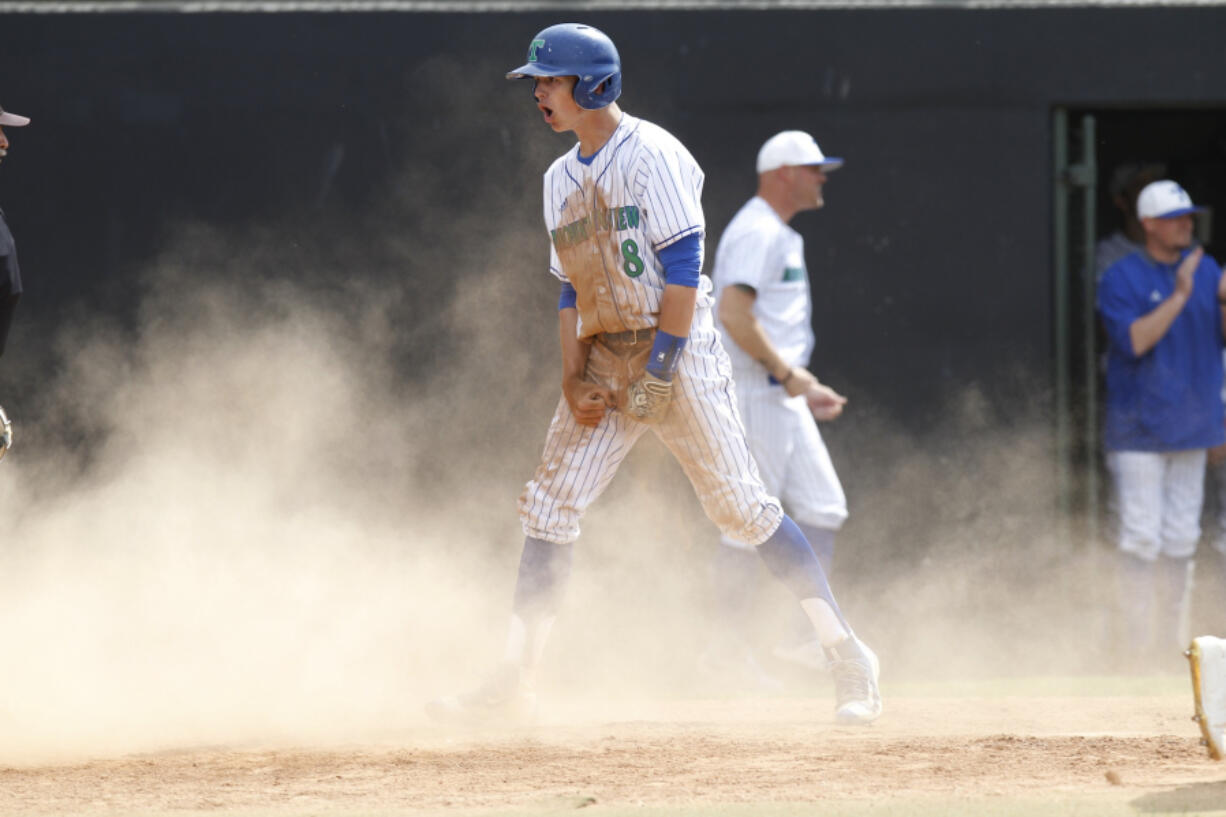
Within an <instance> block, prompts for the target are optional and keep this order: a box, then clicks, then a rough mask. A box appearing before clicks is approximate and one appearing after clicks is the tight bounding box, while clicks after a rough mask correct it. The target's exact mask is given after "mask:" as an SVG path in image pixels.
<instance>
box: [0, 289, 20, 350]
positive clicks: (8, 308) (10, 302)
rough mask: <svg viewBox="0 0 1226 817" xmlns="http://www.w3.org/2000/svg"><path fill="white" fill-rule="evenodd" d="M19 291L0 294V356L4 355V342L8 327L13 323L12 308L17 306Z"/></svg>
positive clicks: (7, 335)
mask: <svg viewBox="0 0 1226 817" xmlns="http://www.w3.org/2000/svg"><path fill="white" fill-rule="evenodd" d="M19 298H21V293H20V292H14V293H12V294H7V293H6V294H4V295H2V296H0V357H2V356H3V355H4V344H5V343H6V342H7V341H8V337H9V327H10V326H12V324H13V310H14V309H15V308H16V307H17V300H18V299H19Z"/></svg>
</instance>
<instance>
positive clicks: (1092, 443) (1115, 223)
mask: <svg viewBox="0 0 1226 817" xmlns="http://www.w3.org/2000/svg"><path fill="white" fill-rule="evenodd" d="M1052 136H1053V170H1054V174H1053V179H1052V189H1053V194H1054V201H1053V216H1054V218H1053V244H1054V256H1055V257H1054V259H1053V261H1054V263H1053V271H1054V281H1053V308H1054V310H1055V316H1054V321H1053V325H1054V327H1055V338H1054V349H1055V358H1056V360H1055V380H1056V384H1055V398H1056V427H1055V438H1056V449H1057V478H1058V486H1059V496H1060V497H1061V508H1060V510H1061V511H1062V513H1061V518H1062V519H1064V520H1067V527H1066V530H1065V535H1066V536H1067V538H1068V542H1069V544H1070V545H1071V546H1076V545H1078V544H1085V545H1091V544H1097V542H1098V540H1099V539H1100V537H1101V536H1102V534H1103V530H1104V527H1105V510H1106V485H1107V483H1106V479H1105V472H1104V466H1103V462H1102V456H1101V446H1100V437H1099V432H1100V429H1101V425H1102V424H1101V417H1102V407H1103V402H1102V401H1103V389H1104V380H1103V373H1102V366H1101V363H1100V359H1101V355H1102V354H1103V347H1104V344H1103V334H1102V330H1101V327H1100V325H1099V322H1098V318H1097V315H1096V314H1095V310H1094V296H1095V289H1096V287H1095V285H1096V272H1095V268H1096V264H1095V257H1096V246H1097V245H1098V242H1099V241H1100V239H1103V238H1106V237H1108V236H1111V235H1112V234H1113V233H1114V232H1116V231H1117V230H1118V229H1119V228H1121V227H1122V214H1121V213H1120V211H1119V209H1118V208H1117V206H1116V204H1115V202H1114V201H1113V195H1112V194H1113V193H1114V192H1116V190H1114V189H1113V181H1116V182H1118V181H1119V179H1120V177H1121V176H1122V173H1121V172H1120V171H1121V169H1122V168H1124V167H1125V166H1127V165H1137V164H1157V165H1162V166H1164V168H1165V171H1166V173H1165V175H1166V176H1167V177H1168V178H1172V179H1175V180H1176V181H1178V182H1179V183H1180V184H1182V185H1183V186H1184V188H1186V189H1187V191H1188V193H1189V194H1190V195H1191V196H1192V200H1193V201H1194V202H1195V203H1196V204H1198V205H1204V206H1205V207H1207V208H1208V209H1207V210H1206V212H1204V213H1202V214H1200V215H1199V216H1198V218H1197V224H1196V233H1197V238H1198V239H1199V240H1200V242H1201V243H1202V244H1204V245H1205V248H1206V251H1207V252H1208V253H1209V254H1211V255H1213V256H1214V257H1215V258H1216V259H1217V260H1218V261H1219V262H1222V261H1224V260H1226V235H1221V234H1220V233H1221V232H1222V229H1223V227H1222V225H1220V224H1218V225H1215V214H1218V213H1226V107H1205V106H1200V107H1160V108H1159V107H1145V108H1076V107H1056V108H1055V109H1054V111H1053V116H1052ZM1215 226H1216V227H1217V229H1215Z"/></svg>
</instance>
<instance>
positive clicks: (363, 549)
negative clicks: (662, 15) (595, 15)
mask: <svg viewBox="0 0 1226 817" xmlns="http://www.w3.org/2000/svg"><path fill="white" fill-rule="evenodd" d="M458 72H459V71H458V67H457V66H454V65H450V64H448V63H447V62H446V61H444V60H438V61H433V62H429V63H426V64H425V65H424V66H422V67H420V68H419V69H417V72H416V73H415V74H414V75H413V76H412V77H410V82H409V83H408V86H409V89H410V94H409V100H408V103H407V105H408V107H409V108H410V109H411V110H413V111H414V112H415V113H414V116H415V117H417V119H415V120H414V124H413V127H411V128H410V131H411V133H412V134H413V138H414V139H415V140H416V141H415V142H414V144H413V145H412V150H411V155H410V159H409V161H408V162H407V165H406V168H405V169H404V170H403V172H402V173H401V175H400V177H399V179H398V182H397V183H396V184H395V185H394V187H393V192H392V193H391V194H389V197H388V201H386V202H383V203H382V206H381V207H380V208H375V210H376V212H373V213H364V214H362V217H361V218H360V219H357V218H355V219H354V220H353V221H352V222H345V223H335V224H330V225H329V227H330V231H331V234H332V236H334V237H335V240H334V243H333V244H331V245H330V246H329V248H328V253H327V255H326V257H323V256H321V255H320V253H319V252H318V245H317V244H313V243H310V242H306V243H304V244H302V245H300V244H299V243H298V242H296V241H295V240H294V238H293V236H294V234H293V232H292V231H291V230H288V229H287V228H285V226H284V225H278V226H272V227H251V228H249V229H247V230H245V231H242V232H241V233H239V234H235V233H226V232H223V231H220V230H217V229H215V228H211V227H208V226H205V225H198V224H195V225H184V226H182V227H181V229H180V230H179V231H178V234H177V237H176V238H175V239H174V240H172V241H170V242H169V243H168V244H167V246H166V249H165V251H164V252H163V253H162V255H161V257H160V258H159V259H158V260H157V261H156V262H155V263H154V264H152V265H151V268H150V269H149V270H148V271H147V273H146V275H145V278H144V288H143V291H142V292H143V294H142V297H141V300H140V307H139V309H138V311H137V314H136V317H135V320H134V321H133V322H132V323H131V325H128V324H125V323H124V322H123V321H120V320H117V319H115V318H114V316H105V315H96V314H91V313H90V312H89V311H88V309H84V308H83V309H81V310H80V312H79V313H78V315H77V318H76V319H74V320H73V322H72V323H71V325H66V326H61V327H59V328H58V331H57V335H56V340H55V345H54V352H55V354H54V360H53V361H52V362H51V363H50V364H49V365H48V366H46V367H45V369H44V370H43V371H42V372H40V374H39V376H40V377H42V378H43V379H44V380H45V381H46V382H45V383H44V384H43V385H42V386H41V387H40V389H39V393H40V394H41V395H42V396H41V397H40V399H39V400H38V402H37V404H36V408H37V411H36V412H32V413H30V414H27V415H24V416H17V417H15V421H16V423H17V424H18V434H19V436H18V445H17V447H16V448H15V450H14V453H13V454H12V455H11V456H10V457H9V458H8V459H6V461H5V462H4V464H3V467H2V468H0V506H2V507H4V508H5V509H6V515H7V522H6V525H5V530H4V532H3V549H2V550H0V644H3V645H4V651H3V654H4V662H5V673H4V677H3V681H2V683H0V762H9V763H15V762H22V761H29V760H36V759H42V758H47V757H70V756H79V755H85V754H113V753H122V752H132V751H146V750H154V749H159V748H166V747H183V746H192V745H200V744H217V743H226V744H234V743H241V742H260V741H281V740H336V739H346V738H352V737H358V736H362V737H369V736H371V735H379V734H384V733H394V732H395V731H396V730H397V729H402V728H407V727H411V726H413V725H415V724H418V723H420V722H421V720H422V718H423V716H422V712H421V706H422V703H423V702H424V701H425V700H427V699H428V698H429V697H432V696H433V695H436V694H439V693H443V692H450V691H454V690H456V689H457V688H461V687H463V686H464V685H466V684H469V683H472V682H473V681H475V680H477V679H478V678H479V677H480V674H481V673H482V672H483V671H484V670H487V669H488V668H489V667H490V666H491V665H492V663H493V661H494V660H496V658H497V657H498V655H499V654H500V651H501V648H502V638H503V634H504V627H505V622H506V615H507V611H508V608H509V601H510V596H511V590H512V587H513V583H514V576H515V566H516V564H517V562H518V558H519V550H520V544H521V542H522V535H521V533H520V529H519V524H518V518H517V514H516V509H515V502H514V500H515V497H516V496H517V495H518V492H519V491H520V489H521V487H522V485H523V482H524V481H525V480H526V479H527V478H528V477H529V476H530V474H531V471H532V469H533V468H534V467H535V465H536V461H537V457H538V455H539V451H540V446H541V443H542V442H543V438H544V433H545V429H546V426H547V423H548V419H549V416H550V413H551V412H552V410H553V407H554V404H555V402H556V400H557V394H558V392H557V367H558V354H557V349H556V323H555V319H554V312H553V308H552V303H553V300H554V298H556V286H555V285H554V284H553V283H552V282H551V281H550V279H549V276H548V275H546V274H545V272H544V265H545V252H546V244H545V239H544V235H543V233H542V231H541V229H540V216H539V196H540V187H539V182H538V181H537V180H538V178H539V172H540V171H543V170H544V168H545V167H546V166H547V164H548V161H549V160H550V159H551V158H552V157H553V156H554V155H556V154H558V153H560V152H561V151H563V150H565V149H566V147H567V146H568V144H569V142H567V141H566V140H562V141H556V140H554V141H551V140H549V139H548V138H541V133H539V132H543V131H544V128H543V126H541V125H540V123H539V122H536V121H534V120H533V119H532V115H531V114H530V113H525V112H524V110H523V108H524V107H525V103H524V99H523V98H522V97H521V96H519V95H515V94H507V93H505V89H503V88H498V89H497V91H498V93H497V94H495V95H489V94H487V93H486V89H478V88H476V87H474V85H472V84H469V85H464V84H456V83H450V84H447V85H446V86H445V87H446V88H447V97H446V99H435V98H432V97H429V96H428V90H423V89H430V88H436V87H439V86H440V84H441V83H440V78H441V77H446V76H450V75H455V74H457V73H458ZM468 73H471V71H470V72H468ZM478 73H480V72H478ZM487 73H488V72H487ZM493 75H495V76H497V74H496V73H494V74H493ZM414 94H416V96H414ZM426 103H428V104H426ZM449 106H450V107H449ZM470 109H473V110H479V111H480V112H481V120H480V122H481V123H483V124H480V125H478V124H475V123H474V119H473V118H471V117H469V118H467V119H465V118H464V116H462V114H465V113H466V112H467V111H469V110H470ZM417 111H425V112H426V113H424V114H420V115H418V114H417V113H416V112H417ZM452 119H455V120H457V121H459V122H460V123H461V124H462V125H463V128H465V130H464V132H463V133H459V132H457V129H456V126H455V125H445V124H441V123H447V122H449V121H451V120H452ZM474 129H475V130H474ZM545 136H546V137H547V136H548V134H545ZM465 139H467V140H468V141H464V140H465ZM457 145H458V146H459V147H458V149H457ZM468 146H481V147H482V148H483V150H476V149H473V150H467V149H465V148H466V147H468ZM439 156H446V157H448V162H446V163H441V162H439V161H437V157H439ZM413 157H416V158H413ZM423 157H426V158H423ZM442 164H449V165H458V166H459V168H458V169H459V175H460V176H462V177H463V178H466V179H470V180H479V182H474V183H473V185H471V187H470V190H469V191H460V192H461V193H463V195H460V194H458V193H457V191H455V190H454V189H452V188H453V186H454V185H453V182H452V181H450V180H451V179H454V178H455V176H456V170H457V168H456V167H454V166H453V167H448V168H446V170H448V171H450V172H444V171H445V169H444V168H443V167H441V165H442ZM955 400H956V402H955V405H954V407H953V410H952V411H951V413H950V419H949V421H948V422H947V423H946V424H944V425H942V426H941V427H940V428H934V429H933V432H932V435H931V436H930V437H927V436H926V437H925V438H924V439H915V438H914V437H910V436H907V435H905V434H903V433H901V432H899V431H897V430H896V429H892V428H890V427H889V425H888V424H886V423H883V422H881V421H879V420H874V419H872V418H868V419H864V418H862V419H860V420H857V419H855V414H854V410H855V407H854V406H852V407H851V408H850V409H849V413H848V416H846V417H845V418H843V419H841V420H840V421H839V422H838V423H835V424H832V425H830V426H828V427H826V429H825V430H824V431H825V433H826V434H827V436H828V437H829V439H830V441H831V448H832V450H833V451H834V453H835V462H836V466H837V467H838V469H839V472H840V474H841V475H842V476H843V478H844V480H845V482H846V484H847V487H848V494H849V500H850V503H851V511H852V517H851V520H850V521H849V522H848V524H847V525H846V526H845V528H844V530H843V532H842V533H841V534H840V537H839V544H838V547H839V550H838V553H837V555H836V566H835V571H834V586H835V592H836V594H838V596H839V598H840V599H841V600H842V601H843V604H844V606H845V608H846V610H847V612H848V614H849V616H850V617H851V620H852V622H853V624H854V625H855V626H856V627H857V629H858V630H859V631H860V632H861V634H862V635H863V636H864V637H865V638H867V639H868V640H870V642H871V643H873V644H874V646H875V647H876V648H877V649H878V651H879V652H880V654H881V655H882V659H883V665H884V666H885V668H886V678H887V680H888V679H889V677H890V675H891V673H894V677H896V678H897V677H899V676H906V675H911V676H914V677H931V676H939V675H941V674H942V673H953V672H959V671H961V672H966V671H972V670H977V671H982V672H988V673H999V672H1011V671H1020V672H1025V671H1047V670H1052V669H1062V668H1065V667H1066V666H1068V665H1067V664H1066V663H1065V662H1066V661H1067V660H1068V659H1069V658H1070V655H1073V654H1074V653H1075V651H1076V647H1077V644H1078V643H1079V641H1078V639H1079V638H1080V637H1081V632H1079V631H1076V630H1074V629H1071V628H1070V627H1069V626H1068V623H1069V620H1070V618H1069V616H1070V613H1071V612H1075V610H1076V608H1077V604H1078V603H1079V604H1081V605H1083V606H1084V605H1085V604H1086V601H1085V584H1084V582H1083V580H1084V578H1085V577H1086V574H1087V572H1088V568H1087V567H1086V566H1085V565H1082V564H1078V559H1082V561H1084V559H1083V558H1082V557H1079V556H1078V555H1077V553H1076V552H1074V553H1070V552H1069V551H1068V550H1067V549H1065V546H1064V544H1062V543H1061V542H1059V541H1057V538H1056V537H1054V536H1053V533H1052V531H1053V524H1052V523H1053V522H1054V521H1055V510H1054V509H1055V500H1054V496H1053V486H1052V479H1051V465H1050V463H1051V452H1050V450H1049V440H1048V439H1047V436H1046V434H1045V432H1044V431H1043V430H1042V429H1043V428H1044V423H1043V420H1042V418H1036V417H1024V418H1017V417H1006V416H1002V415H999V414H995V413H994V412H993V410H992V409H991V408H989V407H988V406H987V405H986V403H985V401H983V400H982V399H980V398H979V397H978V396H977V393H976V392H975V391H974V390H973V389H971V390H968V392H967V394H966V395H961V396H956V398H955ZM34 405H35V404H33V403H31V406H32V407H34ZM950 440H957V441H958V445H957V446H951V445H950V443H949V441H950ZM843 452H846V456H843ZM716 541H717V533H716V531H715V529H714V527H713V526H712V525H711V523H709V522H708V521H707V520H706V519H705V518H704V517H703V515H702V513H701V509H700V508H699V507H698V504H697V501H696V500H695V498H694V496H693V492H692V490H691V488H690V486H689V484H688V482H687V481H686V480H685V477H684V476H683V474H682V472H681V470H680V468H679V467H677V465H676V463H674V462H673V461H672V459H671V457H670V456H669V455H668V454H667V452H666V451H665V450H664V449H663V447H662V446H660V445H659V444H658V443H656V442H655V441H654V440H653V439H651V438H650V436H648V437H645V438H644V440H643V441H642V442H641V443H640V445H639V446H638V448H637V449H636V450H635V451H634V452H633V453H632V455H631V456H630V458H629V459H628V460H627V462H626V463H625V465H624V466H623V468H622V472H621V473H620V474H619V475H618V478H617V479H616V480H615V481H614V482H613V484H612V486H611V487H610V489H609V491H608V492H607V494H606V495H605V496H604V497H603V498H602V499H601V500H600V502H598V503H597V505H596V506H595V507H594V508H593V509H592V510H591V511H590V512H589V514H588V516H587V517H586V518H585V520H584V536H583V538H582V540H581V542H580V545H579V546H578V548H577V549H576V562H575V574H574V581H573V584H572V586H571V588H570V591H569V594H568V597H567V599H566V602H565V607H564V609H563V612H562V616H561V618H560V619H559V622H558V624H557V627H556V628H555V634H554V638H553V641H552V642H551V645H550V648H549V650H548V652H547V655H546V659H545V666H544V667H543V676H544V677H543V679H542V683H543V686H544V688H545V690H546V692H549V691H562V690H565V691H566V692H567V694H570V695H571V696H572V697H573V696H576V695H578V696H584V695H587V696H588V697H590V699H591V701H592V702H593V706H594V707H595V706H597V705H598V704H599V702H601V701H606V700H609V699H610V696H616V695H623V696H631V697H632V696H634V695H636V694H641V693H642V694H655V695H660V694H664V695H675V694H691V693H693V691H694V690H695V689H696V688H697V687H696V686H695V682H696V677H695V673H694V659H695V658H696V656H697V653H698V652H699V651H700V650H701V649H702V648H703V647H704V645H705V643H706V639H707V638H708V637H709V636H710V634H711V629H712V626H711V623H710V622H711V621H712V619H711V616H710V610H711V609H712V605H713V604H714V603H715V601H716V600H714V599H712V598H710V592H709V589H708V588H709V585H708V569H709V562H710V554H711V552H712V550H713V548H714V547H715V543H716ZM758 578H759V579H760V582H758V584H757V590H756V592H757V593H758V594H759V595H760V596H761V604H760V606H759V608H758V609H760V610H761V611H763V612H761V613H760V614H758V613H754V614H753V615H752V620H751V621H748V622H747V623H748V624H749V625H750V626H751V629H754V630H755V631H756V632H757V635H758V637H759V638H760V644H759V646H760V647H761V648H762V650H763V652H765V651H767V650H768V648H769V644H770V643H771V641H772V640H778V639H779V638H780V634H781V633H785V632H787V631H789V628H791V627H792V626H793V625H794V624H795V615H796V612H795V611H796V607H795V605H794V604H793V603H792V602H791V601H790V600H789V599H787V598H786V596H785V595H784V591H782V589H781V588H779V586H778V585H776V584H772V583H771V581H770V580H769V579H768V578H767V577H766V576H765V572H764V571H763V572H762V575H761V576H760V577H758ZM746 584H747V586H750V585H754V580H750V579H747V583H746ZM1069 593H1079V594H1081V598H1080V599H1079V600H1078V602H1077V603H1073V602H1070V601H1069V599H1068V594H1069ZM1032 650H1033V651H1032ZM596 711H598V710H596Z"/></svg>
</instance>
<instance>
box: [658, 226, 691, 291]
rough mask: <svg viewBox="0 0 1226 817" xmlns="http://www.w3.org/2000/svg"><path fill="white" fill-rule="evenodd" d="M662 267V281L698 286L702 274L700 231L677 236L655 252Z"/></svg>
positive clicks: (684, 285) (685, 285)
mask: <svg viewBox="0 0 1226 817" xmlns="http://www.w3.org/2000/svg"><path fill="white" fill-rule="evenodd" d="M656 256H657V257H658V258H659V259H660V264H661V265H662V266H663V267H664V281H665V283H669V284H679V285H680V286H683V287H696V286H698V276H699V275H701V274H702V233H692V234H690V235H687V236H686V237H685V238H679V239H677V240H676V241H674V242H673V243H672V244H669V245H668V246H667V247H665V248H664V249H662V250H659V251H657V252H656Z"/></svg>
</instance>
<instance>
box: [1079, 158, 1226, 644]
mask: <svg viewBox="0 0 1226 817" xmlns="http://www.w3.org/2000/svg"><path fill="white" fill-rule="evenodd" d="M1199 209H1201V208H1198V207H1194V206H1193V205H1192V200H1191V198H1190V197H1189V196H1188V194H1187V193H1186V192H1185V191H1184V189H1183V188H1182V187H1180V186H1179V185H1178V184H1176V183H1175V182H1173V181H1169V180H1163V181H1157V182H1153V183H1151V184H1149V185H1147V186H1146V187H1145V188H1144V189H1143V190H1142V191H1141V194H1140V195H1139V196H1138V197H1137V218H1138V219H1139V220H1140V222H1141V225H1142V227H1143V228H1144V231H1145V245H1144V249H1143V250H1140V251H1138V252H1134V253H1132V254H1131V255H1128V256H1126V257H1124V258H1122V259H1121V260H1119V261H1117V262H1116V263H1115V264H1114V265H1112V266H1111V267H1110V268H1109V269H1108V270H1107V271H1106V272H1105V273H1104V274H1103V279H1102V281H1101V283H1100V285H1099V290H1098V311H1099V314H1100V315H1101V316H1102V320H1103V324H1104V327H1105V329H1106V334H1107V343H1108V355H1107V416H1106V422H1105V426H1104V433H1103V437H1104V439H1103V444H1104V447H1105V448H1106V451H1107V467H1108V469H1109V470H1110V472H1111V475H1112V479H1113V482H1114V488H1115V492H1116V501H1117V503H1118V511H1119V540H1118V544H1119V550H1120V573H1119V578H1120V582H1119V590H1120V594H1121V595H1120V609H1121V612H1122V614H1123V615H1122V619H1121V624H1122V626H1123V628H1124V629H1125V631H1126V638H1127V642H1126V644H1125V645H1124V646H1125V647H1126V649H1127V650H1128V655H1129V657H1131V658H1133V659H1135V661H1134V663H1133V666H1134V667H1137V668H1149V667H1150V662H1153V661H1159V662H1161V661H1163V658H1162V656H1163V655H1166V656H1170V657H1173V656H1176V655H1178V654H1179V650H1182V648H1183V645H1181V644H1180V643H1179V640H1178V639H1179V635H1180V634H1179V621H1180V613H1181V611H1182V610H1183V609H1184V605H1185V604H1186V603H1187V595H1188V593H1187V590H1188V586H1189V581H1188V580H1189V575H1190V572H1191V569H1192V557H1193V556H1194V555H1195V553H1196V546H1197V542H1198V540H1199V539H1200V533H1201V531H1200V515H1201V507H1202V501H1203V499H1204V478H1205V458H1206V451H1207V449H1209V448H1210V447H1212V446H1215V445H1218V444H1219V443H1221V442H1222V441H1223V408H1222V396H1221V389H1222V348H1223V335H1222V327H1223V316H1222V310H1223V308H1226V278H1223V276H1222V269H1221V267H1220V266H1219V265H1218V263H1217V262H1216V261H1214V260H1213V259H1212V258H1211V257H1209V256H1207V255H1205V253H1204V250H1203V249H1202V248H1201V247H1193V239H1192V227H1193V223H1192V213H1194V212H1196V211H1197V210H1199ZM1167 663H1169V662H1167Z"/></svg>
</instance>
